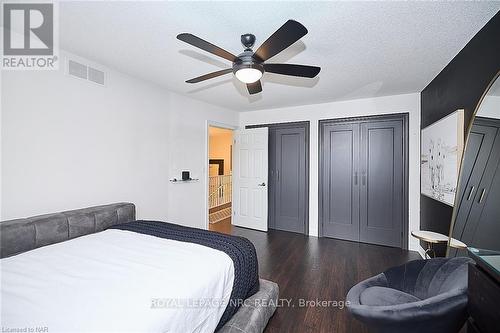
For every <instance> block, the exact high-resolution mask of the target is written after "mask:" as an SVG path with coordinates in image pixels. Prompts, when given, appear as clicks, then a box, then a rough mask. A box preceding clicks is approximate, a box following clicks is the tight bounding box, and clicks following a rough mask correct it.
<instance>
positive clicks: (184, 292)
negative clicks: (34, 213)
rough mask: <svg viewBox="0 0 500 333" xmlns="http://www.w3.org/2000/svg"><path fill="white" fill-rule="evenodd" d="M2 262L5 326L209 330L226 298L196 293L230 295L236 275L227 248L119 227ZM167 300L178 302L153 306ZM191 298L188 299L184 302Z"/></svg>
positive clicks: (177, 331)
mask: <svg viewBox="0 0 500 333" xmlns="http://www.w3.org/2000/svg"><path fill="white" fill-rule="evenodd" d="M0 265H1V266H0V269H1V282H2V284H1V297H2V300H1V326H2V329H3V331H4V332H5V331H6V329H18V328H27V329H28V332H29V329H30V328H33V329H36V328H39V327H42V328H44V327H47V328H48V332H49V333H53V332H129V331H136V332H137V331H140V332H175V333H189V332H213V331H214V330H215V328H216V326H217V323H218V322H219V319H220V318H221V316H222V313H223V312H224V310H225V307H226V305H225V304H217V303H218V302H213V303H212V304H210V305H209V306H197V304H196V303H195V300H206V299H214V300H218V301H220V300H224V301H227V300H229V297H230V294H231V290H232V287H233V280H234V267H233V262H232V260H231V259H230V258H229V256H227V255H226V254H225V253H224V252H221V251H218V250H214V249H211V248H208V247H204V246H201V245H197V244H191V243H185V242H179V241H173V240H167V239H162V238H157V237H154V236H148V235H142V234H138V233H134V232H129V231H122V230H107V231H103V232H100V233H96V234H92V235H88V236H84V237H80V238H76V239H73V240H70V241H66V242H62V243H58V244H54V245H49V246H46V247H42V248H39V249H36V250H33V251H29V252H25V253H22V254H19V255H16V256H13V257H9V258H5V259H2V260H1V261H0ZM158 299H159V300H158ZM168 299H172V300H175V301H173V303H170V305H174V303H175V304H177V305H178V306H179V307H170V308H165V307H160V308H152V305H153V304H155V305H160V306H162V305H165V304H166V303H165V301H168ZM189 299H191V300H193V302H191V303H189V304H190V305H192V306H190V307H182V302H184V301H186V302H187V300H189ZM219 303H222V302H219Z"/></svg>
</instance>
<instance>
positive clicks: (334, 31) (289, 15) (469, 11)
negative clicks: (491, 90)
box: [60, 1, 500, 111]
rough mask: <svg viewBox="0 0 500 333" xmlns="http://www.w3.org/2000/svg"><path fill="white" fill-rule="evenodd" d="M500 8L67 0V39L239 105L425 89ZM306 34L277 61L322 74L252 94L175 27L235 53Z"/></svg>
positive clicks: (108, 61) (176, 87) (121, 64)
mask: <svg viewBox="0 0 500 333" xmlns="http://www.w3.org/2000/svg"><path fill="white" fill-rule="evenodd" d="M499 9H500V2H313V1H308V2H236V1H234V2H196V3H195V2H125V3H123V2H83V1H82V2H65V3H61V5H60V37H61V47H62V48H65V49H67V50H69V51H71V52H74V53H76V54H78V55H81V56H84V57H87V58H89V59H91V60H94V61H96V62H100V63H102V64H104V65H107V66H110V67H113V68H116V69H118V70H120V71H123V72H126V73H129V74H131V75H134V76H137V77H140V78H143V79H145V80H148V81H151V82H154V83H157V84H159V85H161V86H163V87H165V88H168V89H170V90H173V91H175V92H178V93H181V94H184V95H187V96H190V97H192V98H195V99H199V100H203V101H206V102H209V103H212V104H216V105H220V106H223V107H227V108H230V109H233V110H238V111H247V110H255V109H264V108H275V107H283V106H290V105H303V104H313V103H321V102H328V101H335V100H346V99H355V98H366V97H374V96H383V95H393V94H403V93H410V92H419V91H421V90H422V89H423V88H424V87H425V86H426V85H427V84H428V83H429V82H430V81H431V80H432V78H434V77H435V76H436V75H437V74H438V73H439V72H440V71H441V70H442V69H443V68H444V67H445V65H446V64H447V63H448V62H449V61H450V60H451V59H452V58H453V57H454V56H455V55H456V54H457V53H458V52H459V51H460V50H461V49H462V48H463V47H464V46H465V44H467V42H468V41H469V40H470V39H471V38H472V37H473V36H474V35H475V34H476V33H477V32H478V31H479V30H480V29H481V28H482V27H483V26H484V25H485V24H486V22H487V21H488V20H489V19H490V18H491V17H493V15H494V14H495V13H496V12H497V11H498V10H499ZM288 19H295V20H297V21H299V22H301V23H302V24H304V25H305V26H306V28H307V29H308V30H309V33H308V34H307V35H306V36H304V37H303V38H302V39H301V40H300V41H298V42H297V43H295V44H294V45H292V46H291V47H290V48H288V49H287V50H285V51H284V52H282V53H281V54H279V55H277V56H275V57H274V58H272V59H270V62H289V63H297V64H309V65H316V66H320V67H321V68H322V71H321V73H320V74H319V76H318V77H316V78H315V79H303V78H290V77H286V76H281V75H277V74H267V73H266V74H264V78H263V80H262V85H263V92H262V93H260V94H258V95H253V96H249V95H248V93H247V92H246V89H245V86H244V85H243V84H242V83H240V82H239V81H238V80H236V79H235V78H233V77H232V75H231V74H229V75H226V76H222V77H219V78H216V79H213V80H210V81H206V82H204V83H198V84H194V85H193V84H187V83H184V81H185V80H187V79H190V78H192V77H195V76H198V75H201V74H205V73H208V72H212V71H216V70H219V69H221V68H228V67H230V65H231V64H230V62H228V61H226V60H225V59H222V58H217V57H216V56H213V55H211V54H208V53H205V52H204V51H201V50H197V49H196V48H194V47H191V46H190V45H188V44H185V43H182V42H180V41H178V40H177V39H176V38H175V36H176V35H177V34H178V33H181V32H190V33H193V34H195V35H197V36H199V37H201V38H203V39H206V40H208V41H210V42H212V43H213V44H216V45H219V46H221V47H222V48H224V49H226V50H228V51H230V52H232V53H234V54H238V53H240V52H241V51H242V50H243V47H242V46H241V44H240V35H241V34H243V33H253V34H255V35H256V37H257V42H256V47H258V46H259V45H260V43H262V42H263V41H264V40H265V39H266V38H267V37H268V36H269V35H270V34H272V33H273V32H274V31H275V30H276V29H277V28H278V27H280V26H281V25H282V24H283V23H284V22H285V21H286V20H288Z"/></svg>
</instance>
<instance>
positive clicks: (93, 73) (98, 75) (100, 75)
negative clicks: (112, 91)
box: [89, 67, 104, 85]
mask: <svg viewBox="0 0 500 333" xmlns="http://www.w3.org/2000/svg"><path fill="white" fill-rule="evenodd" d="M89 80H90V81H92V82H95V83H97V84H101V85H104V72H103V71H100V70H98V69H95V68H92V67H89Z"/></svg>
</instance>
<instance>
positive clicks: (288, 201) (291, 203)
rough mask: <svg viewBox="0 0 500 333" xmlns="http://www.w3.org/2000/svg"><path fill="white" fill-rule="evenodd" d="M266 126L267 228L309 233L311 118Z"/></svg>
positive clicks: (252, 126)
mask: <svg viewBox="0 0 500 333" xmlns="http://www.w3.org/2000/svg"><path fill="white" fill-rule="evenodd" d="M258 127H267V128H268V130H269V134H268V144H269V149H268V156H269V157H268V160H269V168H268V180H269V186H268V228H269V229H275V230H281V231H289V232H295V233H301V234H305V235H307V234H308V233H309V121H303V122H291V123H278V124H266V125H251V126H247V127H246V128H249V129H250V128H258Z"/></svg>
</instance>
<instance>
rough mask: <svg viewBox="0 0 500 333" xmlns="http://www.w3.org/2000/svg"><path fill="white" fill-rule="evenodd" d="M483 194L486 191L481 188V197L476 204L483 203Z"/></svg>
mask: <svg viewBox="0 0 500 333" xmlns="http://www.w3.org/2000/svg"><path fill="white" fill-rule="evenodd" d="M484 193H486V189H485V188H483V190H482V191H481V196H480V197H479V201H478V202H477V203H481V202H483V198H484Z"/></svg>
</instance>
